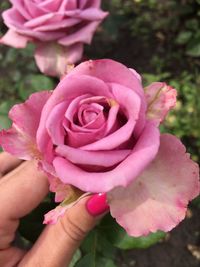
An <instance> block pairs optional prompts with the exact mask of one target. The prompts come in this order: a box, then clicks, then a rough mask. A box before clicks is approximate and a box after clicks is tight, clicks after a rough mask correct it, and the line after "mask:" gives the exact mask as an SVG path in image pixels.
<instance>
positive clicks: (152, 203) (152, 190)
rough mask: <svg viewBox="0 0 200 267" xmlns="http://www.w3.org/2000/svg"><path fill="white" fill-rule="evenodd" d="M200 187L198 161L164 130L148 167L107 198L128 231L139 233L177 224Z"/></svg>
mask: <svg viewBox="0 0 200 267" xmlns="http://www.w3.org/2000/svg"><path fill="white" fill-rule="evenodd" d="M152 140H153V139H152ZM199 188H200V185H199V171H198V166H197V164H195V163H194V162H193V161H192V160H191V159H190V158H189V156H188V154H186V153H185V147H184V146H183V145H182V144H181V142H180V141H179V140H178V139H177V138H176V137H174V136H172V135H168V134H165V135H163V136H162V137H161V144H160V148H159V152H158V154H157V156H156V158H155V160H154V161H153V162H152V163H151V164H150V165H149V167H147V169H146V170H144V172H143V173H142V174H141V175H140V176H139V177H138V179H137V180H135V181H133V182H132V183H131V184H129V186H128V187H126V188H122V187H119V188H116V189H114V190H112V191H111V192H109V193H108V200H109V205H110V210H111V214H112V216H113V217H114V218H116V220H117V222H118V223H119V224H120V225H121V226H122V227H124V228H125V229H126V231H127V232H128V234H129V235H131V236H135V237H138V236H142V235H147V234H149V233H150V232H156V231H157V230H162V231H170V230H171V229H172V228H174V227H175V226H176V225H177V224H178V223H179V222H180V221H182V220H183V219H184V217H185V213H186V207H187V204H188V201H189V200H192V199H193V198H194V197H196V196H197V195H198V194H199V190H200V189H199Z"/></svg>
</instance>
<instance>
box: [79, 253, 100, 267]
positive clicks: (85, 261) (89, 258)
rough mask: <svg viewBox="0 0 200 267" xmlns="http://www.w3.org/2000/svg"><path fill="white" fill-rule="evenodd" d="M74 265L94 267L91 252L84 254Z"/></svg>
mask: <svg viewBox="0 0 200 267" xmlns="http://www.w3.org/2000/svg"><path fill="white" fill-rule="evenodd" d="M76 267H96V264H95V259H94V255H93V253H88V254H86V255H85V256H84V257H83V258H82V259H81V260H80V261H79V262H78V263H77V264H76Z"/></svg>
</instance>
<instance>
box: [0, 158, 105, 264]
mask: <svg viewBox="0 0 200 267" xmlns="http://www.w3.org/2000/svg"><path fill="white" fill-rule="evenodd" d="M0 177H1V178H0V214H1V220H0V266H1V267H14V266H15V267H16V266H18V267H24V266H25V267H33V266H34V267H39V266H42V267H66V266H67V265H68V264H69V263H70V261H71V258H72V256H73V254H74V252H75V251H76V249H77V248H78V247H79V245H80V243H81V241H82V240H83V239H84V237H85V236H86V235H87V233H88V231H90V230H91V229H92V228H93V227H94V226H95V224H96V222H97V221H98V220H99V215H100V214H103V213H104V212H105V211H106V210H107V209H108V206H107V204H106V203H105V197H102V195H101V196H100V195H95V196H93V197H91V196H90V197H85V198H83V199H81V200H80V201H79V202H78V203H77V204H76V205H75V206H73V207H72V208H71V209H69V210H68V211H67V212H66V213H65V215H64V216H63V217H62V218H61V219H60V220H59V221H58V222H57V223H56V224H55V225H48V226H46V227H45V229H44V231H43V232H42V234H41V236H40V237H39V239H38V240H37V242H36V243H35V244H34V245H33V247H32V248H31V249H30V250H29V251H28V252H26V251H23V250H21V249H19V248H17V247H14V246H13V245H12V242H13V241H14V239H15V232H16V230H17V228H18V225H19V220H20V218H22V217H24V216H25V215H27V214H28V213H29V212H31V210H33V209H34V208H36V207H37V206H38V205H39V203H40V202H41V201H42V200H43V198H44V197H45V196H46V194H47V193H48V180H47V178H46V176H45V175H44V174H43V173H42V172H39V171H38V169H37V165H36V162H34V161H31V162H23V163H21V161H20V160H18V159H16V158H14V157H12V156H10V155H9V154H7V153H1V154H0ZM88 199H89V201H88ZM86 207H87V208H86ZM91 214H92V215H91Z"/></svg>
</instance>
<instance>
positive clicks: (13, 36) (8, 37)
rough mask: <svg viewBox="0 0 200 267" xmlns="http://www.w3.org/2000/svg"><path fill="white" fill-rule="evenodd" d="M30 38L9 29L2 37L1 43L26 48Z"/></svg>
mask: <svg viewBox="0 0 200 267" xmlns="http://www.w3.org/2000/svg"><path fill="white" fill-rule="evenodd" d="M30 40H31V38H28V37H26V36H22V35H20V34H18V33H17V32H15V31H13V30H8V31H7V33H6V34H5V35H4V36H3V37H2V38H1V39H0V44H4V45H9V46H12V47H15V48H24V47H26V45H27V43H28V41H30Z"/></svg>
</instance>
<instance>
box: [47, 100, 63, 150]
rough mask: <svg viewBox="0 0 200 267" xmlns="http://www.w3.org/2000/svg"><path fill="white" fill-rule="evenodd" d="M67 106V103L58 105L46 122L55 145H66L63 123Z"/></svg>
mask: <svg viewBox="0 0 200 267" xmlns="http://www.w3.org/2000/svg"><path fill="white" fill-rule="evenodd" d="M67 106H68V102H67V101H63V102H61V103H59V104H58V105H56V106H55V107H54V108H53V109H52V111H51V113H50V115H49V117H48V119H47V121H46V129H47V131H48V134H49V136H50V137H51V140H52V142H53V144H54V145H61V144H64V139H65V130H64V127H63V124H62V123H63V120H64V115H65V111H66V108H67Z"/></svg>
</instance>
